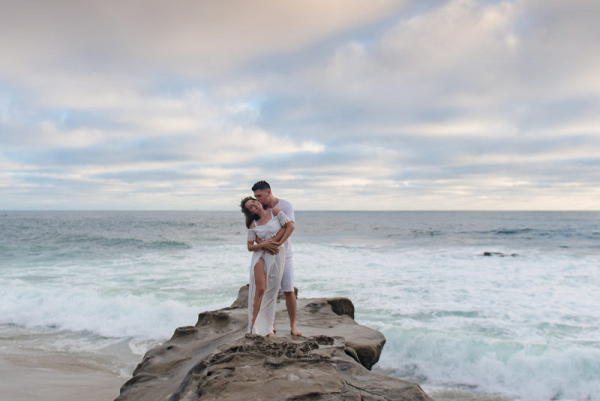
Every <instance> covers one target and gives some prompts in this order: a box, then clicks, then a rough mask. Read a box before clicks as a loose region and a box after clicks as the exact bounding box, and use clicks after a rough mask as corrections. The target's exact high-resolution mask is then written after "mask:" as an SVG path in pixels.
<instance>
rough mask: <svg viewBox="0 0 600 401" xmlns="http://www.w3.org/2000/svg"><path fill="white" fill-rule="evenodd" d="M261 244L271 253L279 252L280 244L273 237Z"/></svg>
mask: <svg viewBox="0 0 600 401" xmlns="http://www.w3.org/2000/svg"><path fill="white" fill-rule="evenodd" d="M261 245H262V248H263V250H264V251H265V252H268V253H270V254H271V255H277V254H278V253H279V246H278V245H277V243H275V242H274V241H273V240H272V239H269V240H267V241H263V242H261Z"/></svg>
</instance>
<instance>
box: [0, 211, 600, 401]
mask: <svg viewBox="0 0 600 401" xmlns="http://www.w3.org/2000/svg"><path fill="white" fill-rule="evenodd" d="M296 220H297V221H296V230H295V232H294V234H293V236H292V241H293V252H294V263H295V279H296V280H295V281H296V287H298V289H299V297H301V298H312V297H339V296H343V297H348V298H350V299H351V300H352V302H353V303H354V306H355V308H356V315H355V318H356V321H358V322H359V323H361V324H364V325H367V326H369V327H372V328H374V329H377V330H379V331H381V332H382V333H383V334H384V335H385V337H386V338H387V343H386V345H385V347H384V349H383V353H382V355H381V359H380V361H379V363H378V364H377V365H376V367H375V368H374V370H376V371H380V372H383V373H385V374H389V375H392V376H395V377H399V378H403V379H408V380H411V381H415V382H418V383H419V384H421V386H422V387H423V388H424V389H425V390H426V391H428V392H429V393H431V394H432V395H433V397H434V398H436V396H437V397H438V399H442V398H443V399H448V398H455V399H466V398H469V399H473V400H477V399H481V400H483V399H490V398H489V397H499V398H500V399H505V400H531V401H545V400H600V307H599V302H598V301H599V299H600V295H599V294H600V212H313V211H310V212H309V211H306V212H303V211H297V212H296ZM486 253H487V254H486ZM486 255H487V256H486ZM249 263H250V253H249V252H248V251H247V250H246V229H245V227H244V224H243V216H242V214H241V213H240V212H127V211H123V212H66V211H64V212H50V211H47V212H41V211H40V212H38V211H30V212H17V211H6V212H0V350H1V349H4V350H7V349H10V350H12V352H16V351H15V350H18V352H22V353H23V354H28V353H29V354H40V353H53V352H54V353H56V352H60V353H63V354H68V355H71V356H72V357H73V358H78V359H81V360H86V361H87V362H88V363H90V361H91V362H92V363H94V364H96V365H97V366H99V367H101V368H102V369H104V370H107V371H111V372H115V373H117V374H120V375H122V376H123V382H125V381H126V380H127V378H128V377H129V376H130V375H131V373H132V371H133V369H134V368H135V366H136V365H137V363H138V362H139V361H140V360H141V358H142V356H143V354H144V353H145V352H146V351H147V350H148V349H149V348H151V347H153V346H155V345H157V344H159V343H161V342H163V341H165V340H167V339H168V338H170V336H171V335H172V334H173V331H174V330H175V328H176V327H178V326H186V325H193V324H195V323H196V319H197V315H198V313H199V312H202V311H205V310H214V309H218V308H222V307H224V306H228V305H230V304H231V303H232V302H233V301H234V300H235V298H236V296H237V291H238V289H239V288H240V287H241V286H242V285H245V284H246V283H247V281H248V268H249ZM300 329H301V327H300ZM0 380H1V379H0Z"/></svg>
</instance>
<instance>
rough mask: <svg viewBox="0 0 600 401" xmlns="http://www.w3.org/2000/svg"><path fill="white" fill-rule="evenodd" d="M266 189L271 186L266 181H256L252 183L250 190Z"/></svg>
mask: <svg viewBox="0 0 600 401" xmlns="http://www.w3.org/2000/svg"><path fill="white" fill-rule="evenodd" d="M267 189H271V186H270V185H269V183H268V182H266V181H258V182H257V183H256V184H254V185H252V191H253V192H254V191H258V190H260V191H264V190H267Z"/></svg>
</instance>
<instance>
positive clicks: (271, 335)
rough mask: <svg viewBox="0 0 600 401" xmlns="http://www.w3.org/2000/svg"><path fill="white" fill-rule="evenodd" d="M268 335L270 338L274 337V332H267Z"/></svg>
mask: <svg viewBox="0 0 600 401" xmlns="http://www.w3.org/2000/svg"><path fill="white" fill-rule="evenodd" d="M268 336H269V337H271V338H275V337H276V335H275V333H269V334H268Z"/></svg>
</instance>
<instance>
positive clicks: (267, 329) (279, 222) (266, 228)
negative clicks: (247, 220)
mask: <svg viewBox="0 0 600 401" xmlns="http://www.w3.org/2000/svg"><path fill="white" fill-rule="evenodd" d="M288 221H290V219H288V217H287V216H286V215H285V213H283V212H279V213H278V214H277V216H273V212H271V220H269V221H268V222H267V224H265V225H262V226H257V225H256V221H255V222H254V223H253V226H252V227H251V228H249V229H248V241H254V240H255V239H256V237H258V238H260V239H261V240H263V241H266V240H268V239H269V238H273V237H274V236H275V235H276V234H277V233H278V232H279V230H280V229H281V228H282V227H283V226H285V224H286V223H287V222H288ZM260 258H263V259H264V260H265V275H266V284H267V288H266V290H265V295H263V298H262V302H261V304H260V310H259V311H258V315H257V316H256V321H255V322H254V329H253V330H252V333H253V334H260V335H262V336H265V335H267V334H269V333H272V332H273V322H274V321H275V307H276V306H277V295H278V294H279V288H280V287H281V276H282V275H283V269H284V267H285V247H284V246H280V247H279V253H277V255H271V254H270V253H268V252H265V251H263V250H262V249H261V250H258V251H254V252H253V253H252V262H251V263H250V289H249V291H248V332H250V327H251V326H252V312H253V308H254V294H255V290H256V284H255V282H254V266H256V264H257V263H258V261H259V260H260Z"/></svg>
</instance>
